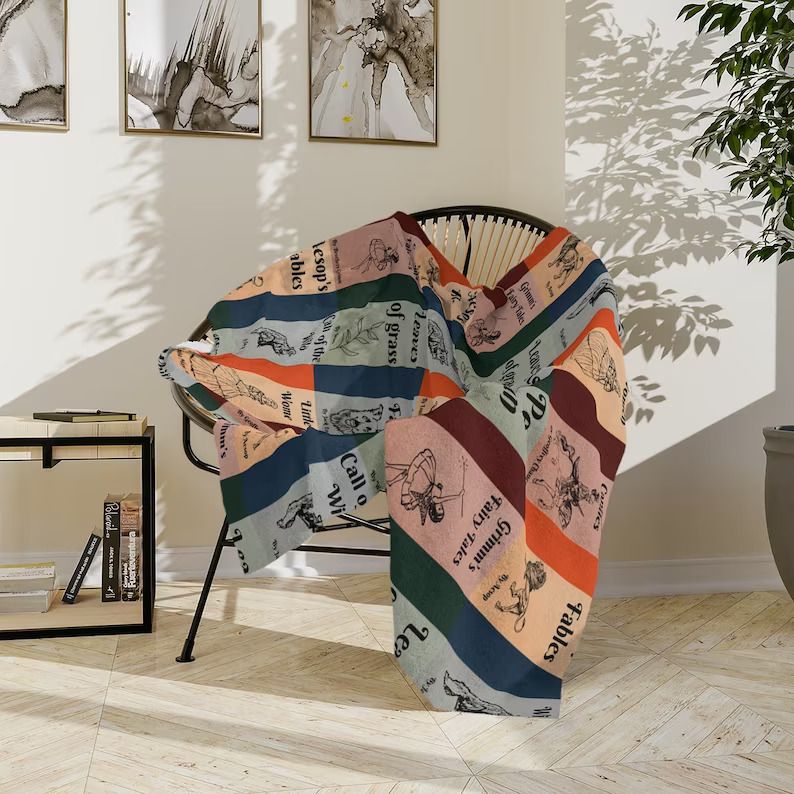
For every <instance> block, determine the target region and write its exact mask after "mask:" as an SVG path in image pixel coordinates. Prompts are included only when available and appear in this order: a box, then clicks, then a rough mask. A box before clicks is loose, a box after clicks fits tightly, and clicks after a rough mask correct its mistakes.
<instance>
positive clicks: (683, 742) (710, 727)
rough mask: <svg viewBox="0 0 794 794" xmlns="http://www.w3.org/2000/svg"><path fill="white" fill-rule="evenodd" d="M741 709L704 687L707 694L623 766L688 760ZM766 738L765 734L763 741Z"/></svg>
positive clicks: (655, 733) (654, 733)
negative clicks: (632, 763)
mask: <svg viewBox="0 0 794 794" xmlns="http://www.w3.org/2000/svg"><path fill="white" fill-rule="evenodd" d="M737 707H738V704H737V703H736V701H735V700H732V699H731V698H729V697H728V696H727V695H724V694H723V693H722V692H720V691H719V690H718V689H714V688H712V687H706V686H705V685H704V690H703V691H702V692H701V693H700V694H699V695H698V696H697V697H696V698H694V699H693V700H692V701H691V702H689V703H687V704H686V705H685V706H684V708H682V709H681V710H680V711H678V712H677V713H676V714H675V715H674V716H673V717H672V718H671V719H669V720H668V721H667V722H666V723H664V724H663V725H661V726H659V727H658V728H657V729H656V730H655V731H652V732H651V733H650V735H649V736H647V738H645V739H644V740H643V741H641V742H639V743H638V744H637V746H636V747H635V748H634V749H633V750H632V751H631V752H629V753H628V754H627V755H626V756H625V757H624V758H623V759H622V763H631V762H632V761H670V760H673V759H675V758H686V757H687V756H688V755H689V754H690V753H691V752H692V751H693V750H694V748H695V747H697V746H698V745H699V744H700V743H701V742H703V741H704V740H705V739H706V737H708V736H709V735H710V734H711V733H713V731H714V726H715V725H720V724H721V723H722V722H723V721H724V720H725V719H726V718H728V717H729V716H730V715H731V714H732V713H733V712H735V711H736V710H737ZM764 735H765V734H764V733H761V734H760V735H759V740H760V737H762V736H764Z"/></svg>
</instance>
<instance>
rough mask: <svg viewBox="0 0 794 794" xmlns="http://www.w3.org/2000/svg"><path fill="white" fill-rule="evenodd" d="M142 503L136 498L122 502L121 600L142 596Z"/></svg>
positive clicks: (130, 599)
mask: <svg viewBox="0 0 794 794" xmlns="http://www.w3.org/2000/svg"><path fill="white" fill-rule="evenodd" d="M140 538H141V504H140V501H139V500H136V499H134V498H133V499H124V501H122V503H121V600H122V601H138V600H139V599H140V597H141V558H140V553H141V552H140Z"/></svg>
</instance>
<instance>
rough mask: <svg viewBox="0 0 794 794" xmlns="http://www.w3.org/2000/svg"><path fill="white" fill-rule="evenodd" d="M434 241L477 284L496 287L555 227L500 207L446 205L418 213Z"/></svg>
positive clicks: (424, 227)
mask: <svg viewBox="0 0 794 794" xmlns="http://www.w3.org/2000/svg"><path fill="white" fill-rule="evenodd" d="M414 217H415V218H416V219H417V220H418V221H419V223H420V224H421V225H422V228H423V229H424V230H425V234H426V235H427V236H428V237H429V238H430V241H431V242H432V243H433V245H435V246H436V248H438V250H439V251H441V253H442V254H443V255H444V256H445V257H446V258H447V259H448V260H449V261H450V262H451V263H452V264H453V265H455V267H456V268H457V269H458V270H460V271H461V272H462V273H463V275H465V276H466V278H468V279H469V281H470V282H471V283H472V284H474V285H484V286H486V287H493V286H494V284H496V282H497V281H499V279H500V278H501V277H502V276H503V275H504V274H505V273H507V271H508V270H510V268H512V267H513V266H514V265H517V264H518V263H519V262H521V261H522V260H524V259H526V257H527V256H528V255H529V254H530V253H531V252H532V251H533V250H534V248H535V246H537V244H538V243H539V242H540V241H541V240H542V239H543V238H544V237H545V236H546V235H547V234H548V233H549V232H550V231H551V230H552V229H553V228H554V226H553V225H552V224H550V223H547V222H546V221H542V220H540V218H535V217H533V216H532V215H527V214H525V213H522V212H516V211H515V210H507V209H502V208H500V207H485V206H480V207H473V206H463V207H444V208H442V209H436V210H425V211H423V212H417V213H414Z"/></svg>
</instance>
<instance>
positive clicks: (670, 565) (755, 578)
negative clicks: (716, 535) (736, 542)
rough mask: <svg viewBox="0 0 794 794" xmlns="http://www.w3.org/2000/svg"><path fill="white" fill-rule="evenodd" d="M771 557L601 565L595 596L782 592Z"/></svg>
mask: <svg viewBox="0 0 794 794" xmlns="http://www.w3.org/2000/svg"><path fill="white" fill-rule="evenodd" d="M783 589H784V587H783V582H782V581H781V579H780V575H779V574H778V572H777V568H776V567H775V561H774V560H773V559H772V555H771V554H770V555H767V554H758V555H748V556H745V557H701V558H692V559H687V560H638V561H636V562H603V563H601V567H600V571H599V576H598V585H597V587H596V597H600V598H619V597H623V596H657V595H683V594H687V593H692V594H697V593H746V592H751V591H753V590H783Z"/></svg>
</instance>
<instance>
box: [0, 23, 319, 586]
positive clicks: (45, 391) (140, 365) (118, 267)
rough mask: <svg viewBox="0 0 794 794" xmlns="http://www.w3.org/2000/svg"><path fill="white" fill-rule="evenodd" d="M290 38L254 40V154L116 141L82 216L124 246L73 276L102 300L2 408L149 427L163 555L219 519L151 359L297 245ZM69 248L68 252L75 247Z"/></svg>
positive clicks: (246, 143) (211, 145)
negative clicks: (262, 62)
mask: <svg viewBox="0 0 794 794" xmlns="http://www.w3.org/2000/svg"><path fill="white" fill-rule="evenodd" d="M298 28H299V25H295V24H292V25H289V26H288V27H285V28H281V29H280V30H278V31H276V29H275V27H274V26H273V25H266V26H265V29H264V32H263V47H264V48H269V52H270V55H269V58H268V62H271V63H274V64H275V66H274V67H273V69H272V70H271V74H270V75H263V83H264V84H265V85H266V86H267V101H266V103H265V106H264V113H263V117H264V133H265V135H264V139H263V140H259V139H233V138H204V139H202V138H199V137H193V136H180V135H175V136H160V135H146V136H143V135H140V136H135V135H123V134H122V136H121V145H122V146H124V147H125V149H126V154H125V156H124V160H123V162H122V164H121V165H120V166H119V167H118V169H117V171H116V172H111V173H109V174H108V176H107V179H106V180H105V182H104V185H119V186H120V187H118V188H114V189H112V190H110V191H109V192H107V193H105V194H104V195H102V194H101V193H100V195H99V196H98V199H97V201H96V203H95V205H94V207H93V215H94V221H95V223H96V224H102V223H103V222H113V223H115V224H117V225H120V226H121V227H122V228H124V229H125V232H126V235H125V240H124V241H123V242H121V243H119V244H118V246H117V250H118V251H119V253H118V254H117V255H114V256H109V257H107V258H105V259H102V260H100V261H98V262H96V264H94V265H93V266H91V267H90V268H88V269H87V270H86V271H85V276H84V281H85V283H86V284H88V283H90V284H91V285H92V287H94V288H95V287H96V284H97V282H101V283H102V284H103V285H105V287H104V289H103V293H104V300H103V301H102V303H101V305H99V306H97V307H96V308H92V309H90V310H86V309H81V307H80V306H79V305H78V306H75V308H74V311H73V316H75V317H78V318H79V319H77V320H75V321H74V322H72V323H71V324H69V325H68V326H67V327H65V328H63V329H61V334H62V335H64V336H66V337H67V338H68V339H70V340H71V342H70V349H71V350H72V351H74V354H73V358H72V360H71V361H69V362H67V363H65V365H64V368H63V371H62V372H60V373H59V374H57V375H54V376H52V377H50V378H49V379H47V380H46V381H44V382H43V383H41V384H40V385H38V386H36V387H35V388H33V389H31V390H30V391H28V392H26V393H25V394H22V395H20V396H19V397H17V398H16V399H14V400H13V401H12V402H10V403H8V404H7V405H5V406H3V407H2V410H3V411H4V412H5V413H13V414H29V413H30V412H32V411H34V410H43V408H44V407H50V406H63V405H90V406H101V407H110V408H113V409H119V410H121V409H124V410H134V411H137V412H139V413H140V414H145V415H147V416H148V417H149V422H150V424H156V425H157V442H158V443H157V447H158V455H157V464H158V524H159V526H160V527H165V531H163V532H161V534H160V537H159V546H160V547H161V548H162V547H164V546H165V547H168V546H183V547H184V546H190V547H206V546H209V545H210V544H213V543H214V541H215V538H216V536H217V532H218V529H219V527H220V524H221V521H222V517H223V511H222V505H221V499H220V489H219V488H218V486H217V484H216V481H215V480H216V478H213V476H212V475H209V474H207V473H204V472H200V471H198V470H197V469H195V468H194V467H193V466H191V465H190V464H189V463H188V462H187V460H186V459H185V457H184V454H183V452H182V447H181V424H180V414H179V411H178V409H177V407H176V406H175V404H174V403H173V401H172V399H171V396H170V390H169V388H168V383H166V382H165V381H164V380H163V379H162V378H161V377H160V376H159V373H158V370H157V359H158V355H159V354H160V352H161V351H162V350H163V349H164V348H166V347H167V346H169V345H173V344H178V343H179V342H180V341H181V340H184V339H186V338H187V337H188V335H189V334H190V333H191V331H192V330H193V329H194V328H195V327H196V326H197V325H198V324H199V323H200V322H201V321H202V320H203V318H204V317H205V316H206V313H207V311H208V310H209V308H210V307H211V306H212V304H213V303H214V302H215V301H216V300H217V299H218V298H219V297H220V296H222V295H223V294H225V293H226V292H228V291H229V290H230V289H233V288H234V287H235V286H237V285H238V284H240V283H242V281H244V280H245V279H247V278H249V277H250V276H251V275H253V274H254V273H255V272H257V271H258V270H260V269H261V267H262V264H263V262H264V263H267V262H270V261H272V260H273V259H274V258H275V257H276V255H282V256H283V255H286V254H287V253H289V252H290V251H291V250H293V249H294V247H295V244H296V239H297V237H298V236H299V233H298V230H297V229H296V228H295V227H294V226H293V225H291V223H290V219H289V217H288V215H289V212H290V211H291V210H290V209H289V208H290V207H291V205H294V204H295V202H297V201H298V197H297V196H296V195H295V191H296V189H297V188H296V173H297V171H298V168H299V162H298V160H297V158H296V154H295V153H296V146H295V141H296V139H297V136H298V134H299V130H298V127H299V124H298V118H299V114H300V113H301V112H302V111H303V106H302V105H300V104H296V103H295V102H294V100H293V99H292V98H293V97H295V96H303V91H300V92H299V88H304V89H305V76H304V74H303V72H302V70H301V68H300V65H299V63H298V62H297V60H296V58H295V57H294V53H295V52H297V51H299V42H300V40H301V39H300V37H299V35H298ZM265 78H268V79H265ZM102 132H103V134H105V135H117V134H118V132H117V130H116V129H108V130H103V131H102ZM294 214H295V213H294V212H293V215H294ZM119 216H121V217H122V218H123V219H124V221H123V222H122V223H120V224H119V222H118V217H119ZM70 245H71V247H72V249H73V250H75V251H77V250H79V240H76V239H75V240H72V241H70ZM73 256H74V257H75V259H76V258H77V254H76V253H75V254H74V255H73ZM97 341H99V342H100V343H101V349H102V351H103V352H101V353H99V354H98V355H94V356H91V357H85V353H84V352H83V347H84V346H85V345H86V344H89V343H91V344H95V343H96V342H97ZM196 435H197V436H199V438H198V439H197V441H198V443H197V448H198V450H199V451H200V453H201V454H202V456H203V457H205V458H208V459H209V460H212V457H213V444H212V439H211V437H210V436H209V435H208V434H206V433H203V432H200V431H197V432H196ZM84 465H88V464H84ZM58 469H59V470H62V469H67V470H68V472H65V474H68V477H67V478H66V479H65V480H64V481H63V483H62V484H61V485H59V486H58V487H60V488H61V490H62V491H63V492H62V493H60V494H59V493H57V492H54V493H52V497H53V499H59V498H63V499H66V500H67V501H69V502H70V503H75V502H77V501H80V502H88V503H89V504H90V505H94V506H95V505H96V504H97V500H99V504H100V506H101V497H102V495H103V493H104V491H103V492H102V493H100V492H99V491H98V487H94V488H91V487H89V486H90V483H89V482H88V481H87V479H90V475H91V473H90V472H88V475H87V472H86V469H85V468H83V467H82V465H75V466H74V467H71V468H70V467H69V465H68V464H67V465H66V466H59V467H58ZM15 476H21V477H24V476H25V474H24V472H23V473H22V474H21V475H15ZM134 482H135V481H134V480H130V479H127V478H124V479H123V480H121V481H120V482H119V486H118V490H130V489H131V488H132V487H133V485H134ZM56 490H57V489H56ZM166 508H167V512H168V520H167V522H165V520H164V519H165V513H166ZM175 532H176V533H178V534H179V536H178V537H176V538H174V535H175ZM81 534H82V533H81ZM171 538H174V539H173V540H172V539H171ZM61 542H62V543H65V541H61ZM74 544H75V546H76V544H77V539H74ZM81 548H82V545H81ZM77 551H79V550H76V552H75V553H77ZM163 567H164V566H163V565H162V564H161V566H160V569H161V570H162V569H163ZM165 567H166V569H167V564H165ZM166 573H167V570H166Z"/></svg>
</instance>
